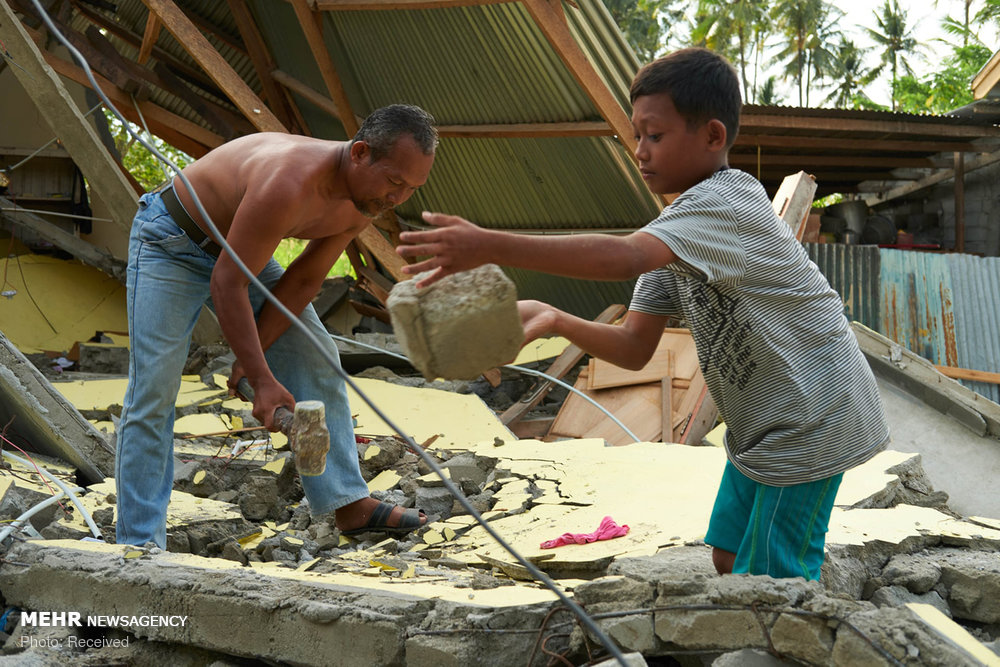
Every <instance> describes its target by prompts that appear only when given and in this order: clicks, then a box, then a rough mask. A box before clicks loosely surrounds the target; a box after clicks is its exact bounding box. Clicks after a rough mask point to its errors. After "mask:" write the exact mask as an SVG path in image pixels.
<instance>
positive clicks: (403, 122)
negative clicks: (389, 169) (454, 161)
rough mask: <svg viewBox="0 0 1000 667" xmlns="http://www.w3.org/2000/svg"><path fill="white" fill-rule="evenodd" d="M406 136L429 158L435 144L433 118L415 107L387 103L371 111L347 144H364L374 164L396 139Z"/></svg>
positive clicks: (436, 142)
mask: <svg viewBox="0 0 1000 667" xmlns="http://www.w3.org/2000/svg"><path fill="white" fill-rule="evenodd" d="M404 134H409V135H410V136H412V137H413V139H414V141H416V142H417V146H419V147H420V150H421V151H423V154H424V155H431V154H432V153H434V149H435V148H437V144H438V133H437V129H436V128H435V127H434V117H433V116H431V115H430V114H429V113H427V112H426V111H424V110H423V109H421V108H420V107H418V106H413V105H411V104H390V105H389V106H385V107H381V108H379V109H376V110H375V111H373V112H371V114H369V116H368V117H367V118H365V120H364V122H363V123H361V127H360V128H358V131H357V133H356V134H355V135H354V139H352V140H351V143H354V142H356V141H364V142H365V143H367V144H368V147H369V148H370V149H371V161H372V162H378V161H379V160H381V159H382V158H383V157H385V156H386V155H388V154H389V151H391V150H392V147H393V146H395V145H396V140H397V139H399V137H400V136H402V135H404Z"/></svg>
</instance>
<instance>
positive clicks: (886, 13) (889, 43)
mask: <svg viewBox="0 0 1000 667" xmlns="http://www.w3.org/2000/svg"><path fill="white" fill-rule="evenodd" d="M880 12H881V13H880ZM874 14H875V21H876V22H877V23H878V30H874V29H872V28H865V30H866V31H867V32H868V35H869V36H870V37H871V38H872V39H873V40H875V44H876V47H881V49H882V57H881V64H880V65H879V66H878V68H877V72H879V73H881V72H882V71H883V70H884V69H885V68H886V67H887V66H888V67H889V68H890V71H891V85H892V94H891V96H890V97H891V99H892V110H893V111H895V110H896V83H897V82H898V81H899V70H900V68H902V70H903V72H904V73H905V74H911V75H912V74H913V68H912V67H911V66H910V62H909V60H907V58H906V56H907V54H916V53H917V52H918V51H919V50H920V43H919V42H918V41H917V39H916V38H915V37H914V36H913V34H912V33H911V32H910V31H909V29H908V28H907V27H906V11H905V10H903V9H901V8H900V6H899V2H898V0H884V2H883V4H882V6H881V7H880V8H879V9H878V10H877V11H875V12H874ZM879 31H881V32H879Z"/></svg>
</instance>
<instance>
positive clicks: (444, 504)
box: [416, 486, 455, 518]
mask: <svg viewBox="0 0 1000 667" xmlns="http://www.w3.org/2000/svg"><path fill="white" fill-rule="evenodd" d="M454 502H455V497H454V496H453V495H451V492H450V491H449V490H448V489H446V488H445V487H443V486H440V487H437V486H432V487H423V486H422V487H418V488H417V492H416V506H417V507H419V508H420V509H422V510H423V511H424V512H426V513H427V514H428V515H431V514H434V515H437V516H439V517H442V518H447V517H449V516H451V509H452V504H453V503H454Z"/></svg>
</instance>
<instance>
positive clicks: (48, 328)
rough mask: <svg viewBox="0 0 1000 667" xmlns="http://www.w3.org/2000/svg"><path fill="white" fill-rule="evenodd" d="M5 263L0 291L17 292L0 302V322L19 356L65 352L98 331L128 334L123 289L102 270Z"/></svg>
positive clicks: (29, 260)
mask: <svg viewBox="0 0 1000 667" xmlns="http://www.w3.org/2000/svg"><path fill="white" fill-rule="evenodd" d="M10 262H11V265H10V266H9V270H8V271H7V272H6V276H5V278H6V281H7V285H6V287H5V288H4V289H5V290H9V289H13V290H16V291H17V293H16V294H14V296H12V297H10V298H5V299H0V322H3V332H4V335H6V336H7V338H8V339H10V341H11V342H12V343H13V344H14V345H15V347H17V348H18V349H19V350H21V351H22V352H24V353H33V352H42V351H46V350H51V351H54V352H66V351H69V349H70V348H71V347H73V344H74V343H76V342H79V341H85V340H87V339H89V338H91V337H92V336H93V335H94V333H95V332H97V331H127V330H128V322H127V320H126V315H125V286H124V285H123V284H121V283H120V282H118V281H117V280H115V279H114V278H112V277H111V276H109V275H107V274H105V273H104V272H103V271H99V270H98V269H95V268H93V267H91V266H87V265H86V264H83V263H82V262H78V261H68V260H61V259H55V258H52V257H46V256H43V255H19V256H17V257H16V258H11V260H10ZM15 264H16V266H15ZM29 292H30V294H29ZM32 297H34V298H32Z"/></svg>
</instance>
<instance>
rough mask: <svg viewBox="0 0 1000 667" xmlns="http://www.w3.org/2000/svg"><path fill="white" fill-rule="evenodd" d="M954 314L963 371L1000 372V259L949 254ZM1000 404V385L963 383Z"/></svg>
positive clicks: (958, 358) (964, 381)
mask: <svg viewBox="0 0 1000 667" xmlns="http://www.w3.org/2000/svg"><path fill="white" fill-rule="evenodd" d="M948 265H949V268H950V270H951V282H952V286H953V295H952V298H953V300H954V313H955V347H956V348H957V365H958V366H960V367H961V368H971V369H973V370H979V371H988V372H991V373H1000V335H998V333H1000V258H997V257H975V256H972V255H949V256H948ZM962 384H964V385H966V386H967V387H969V388H970V389H972V390H973V391H975V392H977V393H979V394H981V395H983V396H985V397H986V398H989V399H990V400H992V401H995V402H998V403H1000V386H998V385H996V384H992V383H986V382H971V381H968V380H963V381H962Z"/></svg>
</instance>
